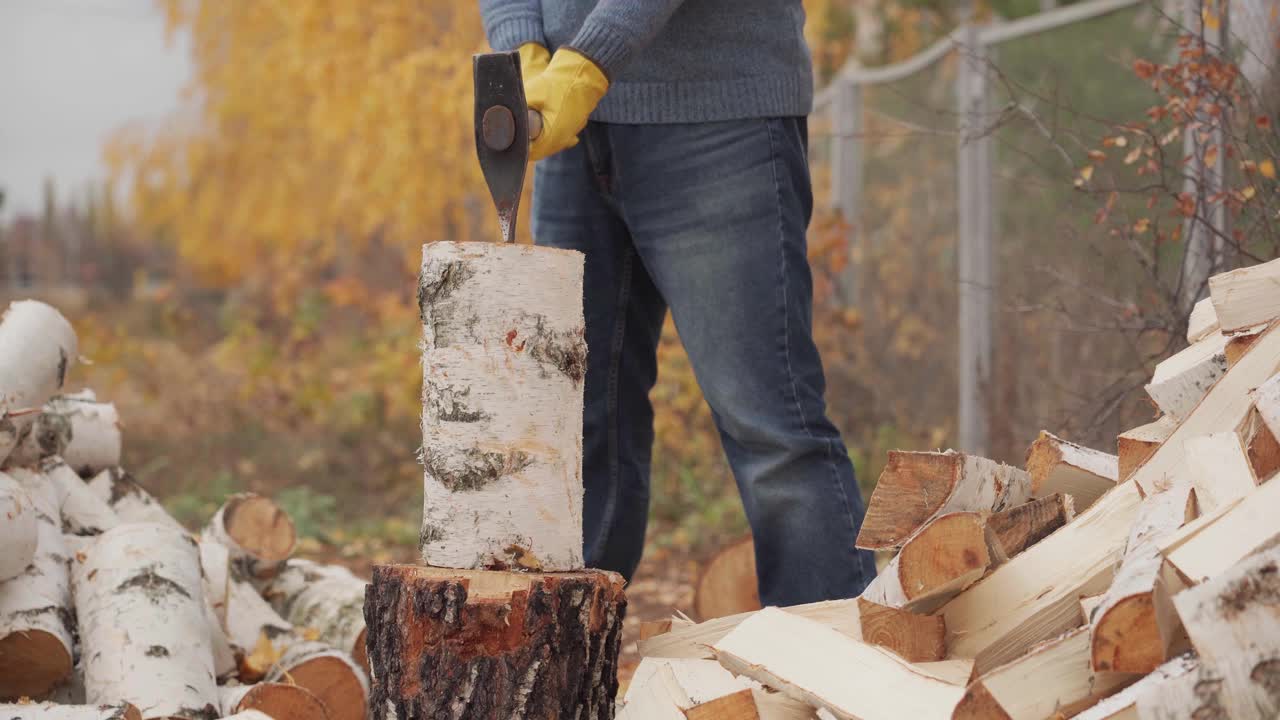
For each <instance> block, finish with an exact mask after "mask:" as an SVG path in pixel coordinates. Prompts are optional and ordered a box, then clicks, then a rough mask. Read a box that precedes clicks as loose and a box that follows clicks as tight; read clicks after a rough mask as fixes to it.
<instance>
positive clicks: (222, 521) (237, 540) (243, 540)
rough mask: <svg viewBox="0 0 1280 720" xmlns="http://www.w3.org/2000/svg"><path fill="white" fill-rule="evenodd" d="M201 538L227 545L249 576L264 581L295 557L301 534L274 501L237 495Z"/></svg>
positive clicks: (207, 526) (206, 528)
mask: <svg viewBox="0 0 1280 720" xmlns="http://www.w3.org/2000/svg"><path fill="white" fill-rule="evenodd" d="M201 539H202V540H203V541H204V542H217V543H222V544H223V545H225V546H226V547H227V550H228V551H230V553H231V562H232V564H233V565H234V566H235V567H236V568H237V569H238V570H240V571H241V572H242V573H244V574H245V575H246V576H247V577H250V578H258V579H265V578H271V577H275V574H276V573H277V572H279V571H280V568H281V567H282V566H283V565H284V561H285V560H287V559H288V558H289V556H290V555H292V554H293V547H294V545H296V544H297V541H298V535H297V531H296V530H295V529H294V526H293V520H291V519H290V518H289V514H288V513H286V512H285V511H284V510H282V509H281V508H280V506H279V505H276V504H275V502H274V501H272V500H271V498H267V497H263V496H262V495H258V494H256V493H238V494H236V495H232V496H231V497H230V498H228V499H227V501H226V502H225V503H223V505H222V507H220V508H218V511H217V512H216V513H214V515H213V518H212V519H210V520H209V524H208V525H206V526H205V528H204V532H202V533H201Z"/></svg>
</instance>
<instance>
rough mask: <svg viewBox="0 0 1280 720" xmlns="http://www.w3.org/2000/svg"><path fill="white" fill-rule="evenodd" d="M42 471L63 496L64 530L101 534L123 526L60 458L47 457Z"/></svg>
mask: <svg viewBox="0 0 1280 720" xmlns="http://www.w3.org/2000/svg"><path fill="white" fill-rule="evenodd" d="M40 470H41V472H43V473H44V475H45V477H46V478H48V480H49V482H52V483H55V484H56V485H57V486H58V491H59V492H60V493H61V494H62V531H63V532H64V533H67V534H70V535H81V536H89V535H100V534H102V533H104V532H106V531H107V530H110V529H111V528H113V527H115V526H117V525H119V524H120V517H119V516H118V515H116V512H115V511H114V510H112V509H111V507H110V506H108V505H107V504H106V503H105V502H103V501H102V498H100V497H98V495H97V493H95V492H94V491H93V490H91V489H89V486H88V485H87V484H85V481H84V480H82V479H81V478H80V476H79V475H77V474H76V473H75V471H74V470H72V469H71V467H70V466H69V465H67V464H66V463H65V462H63V461H62V459H61V458H59V457H56V456H55V457H51V458H46V459H45V460H44V461H42V462H41V463H40Z"/></svg>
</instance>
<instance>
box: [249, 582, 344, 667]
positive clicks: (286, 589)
mask: <svg viewBox="0 0 1280 720" xmlns="http://www.w3.org/2000/svg"><path fill="white" fill-rule="evenodd" d="M367 586H368V583H367V582H366V581H364V580H362V579H360V578H358V577H356V576H355V575H353V574H352V573H351V571H350V570H348V569H346V568H344V567H342V566H340V565H322V564H320V563H316V562H312V561H310V560H299V559H291V560H289V561H287V562H286V563H285V564H284V566H283V567H282V569H281V570H280V573H279V574H278V575H276V577H275V578H273V579H272V580H271V581H270V582H268V583H267V584H265V585H264V586H263V587H262V595H263V597H264V598H266V599H267V601H268V602H270V603H271V607H272V608H274V609H275V611H276V612H278V613H280V616H281V617H283V618H284V619H285V620H287V621H289V622H290V623H291V624H292V625H293V626H294V627H296V628H311V629H313V630H315V631H316V632H317V633H318V636H317V638H316V639H318V640H319V641H321V642H324V643H328V644H329V645H332V646H334V647H336V648H338V649H340V650H345V651H346V652H348V653H350V654H351V656H352V657H353V658H355V661H356V662H357V663H359V664H360V667H362V668H364V670H365V672H368V671H369V657H368V653H367V651H366V649H365V621H364V593H365V588H366V587H367Z"/></svg>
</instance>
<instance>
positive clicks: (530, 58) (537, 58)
mask: <svg viewBox="0 0 1280 720" xmlns="http://www.w3.org/2000/svg"><path fill="white" fill-rule="evenodd" d="M519 52H520V75H521V76H522V77H523V78H524V81H525V82H529V81H530V80H532V79H534V78H536V77H538V76H539V75H541V74H542V71H543V70H546V69H547V65H548V64H549V63H550V62H551V53H550V51H548V50H547V49H546V48H545V47H543V46H542V45H541V44H540V43H536V42H527V43H525V44H523V45H521V46H520V50H519Z"/></svg>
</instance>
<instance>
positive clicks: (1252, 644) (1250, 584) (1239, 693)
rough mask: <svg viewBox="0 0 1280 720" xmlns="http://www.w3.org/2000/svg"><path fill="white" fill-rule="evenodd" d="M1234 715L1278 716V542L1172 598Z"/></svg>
mask: <svg viewBox="0 0 1280 720" xmlns="http://www.w3.org/2000/svg"><path fill="white" fill-rule="evenodd" d="M1174 605H1175V606H1176V607H1177V611H1178V615H1179V616H1181V618H1182V622H1183V624H1184V625H1185V626H1186V628H1187V633H1188V634H1189V635H1190V636H1191V642H1192V643H1193V644H1194V645H1195V648H1196V651H1197V652H1199V654H1200V664H1201V668H1202V672H1203V674H1204V675H1205V677H1203V678H1202V680H1203V679H1208V678H1212V679H1215V680H1217V682H1218V684H1219V686H1220V692H1219V697H1220V698H1221V700H1222V703H1223V705H1224V709H1225V711H1226V714H1225V715H1223V717H1229V718H1232V720H1269V719H1273V718H1276V717H1280V545H1273V546H1272V547H1270V548H1269V549H1265V550H1262V551H1260V552H1258V553H1256V554H1254V555H1251V556H1249V557H1247V558H1245V559H1244V560H1243V561H1241V562H1240V563H1239V564H1237V565H1235V566H1233V567H1231V568H1230V569H1228V570H1227V571H1226V572H1224V573H1223V574H1221V575H1219V576H1217V577H1214V578H1211V579H1209V580H1207V581H1205V582H1204V583H1201V584H1200V585H1197V586H1196V587H1194V588H1191V589H1189V590H1187V591H1186V592H1183V593H1180V594H1179V595H1178V596H1177V597H1176V598H1174Z"/></svg>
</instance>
